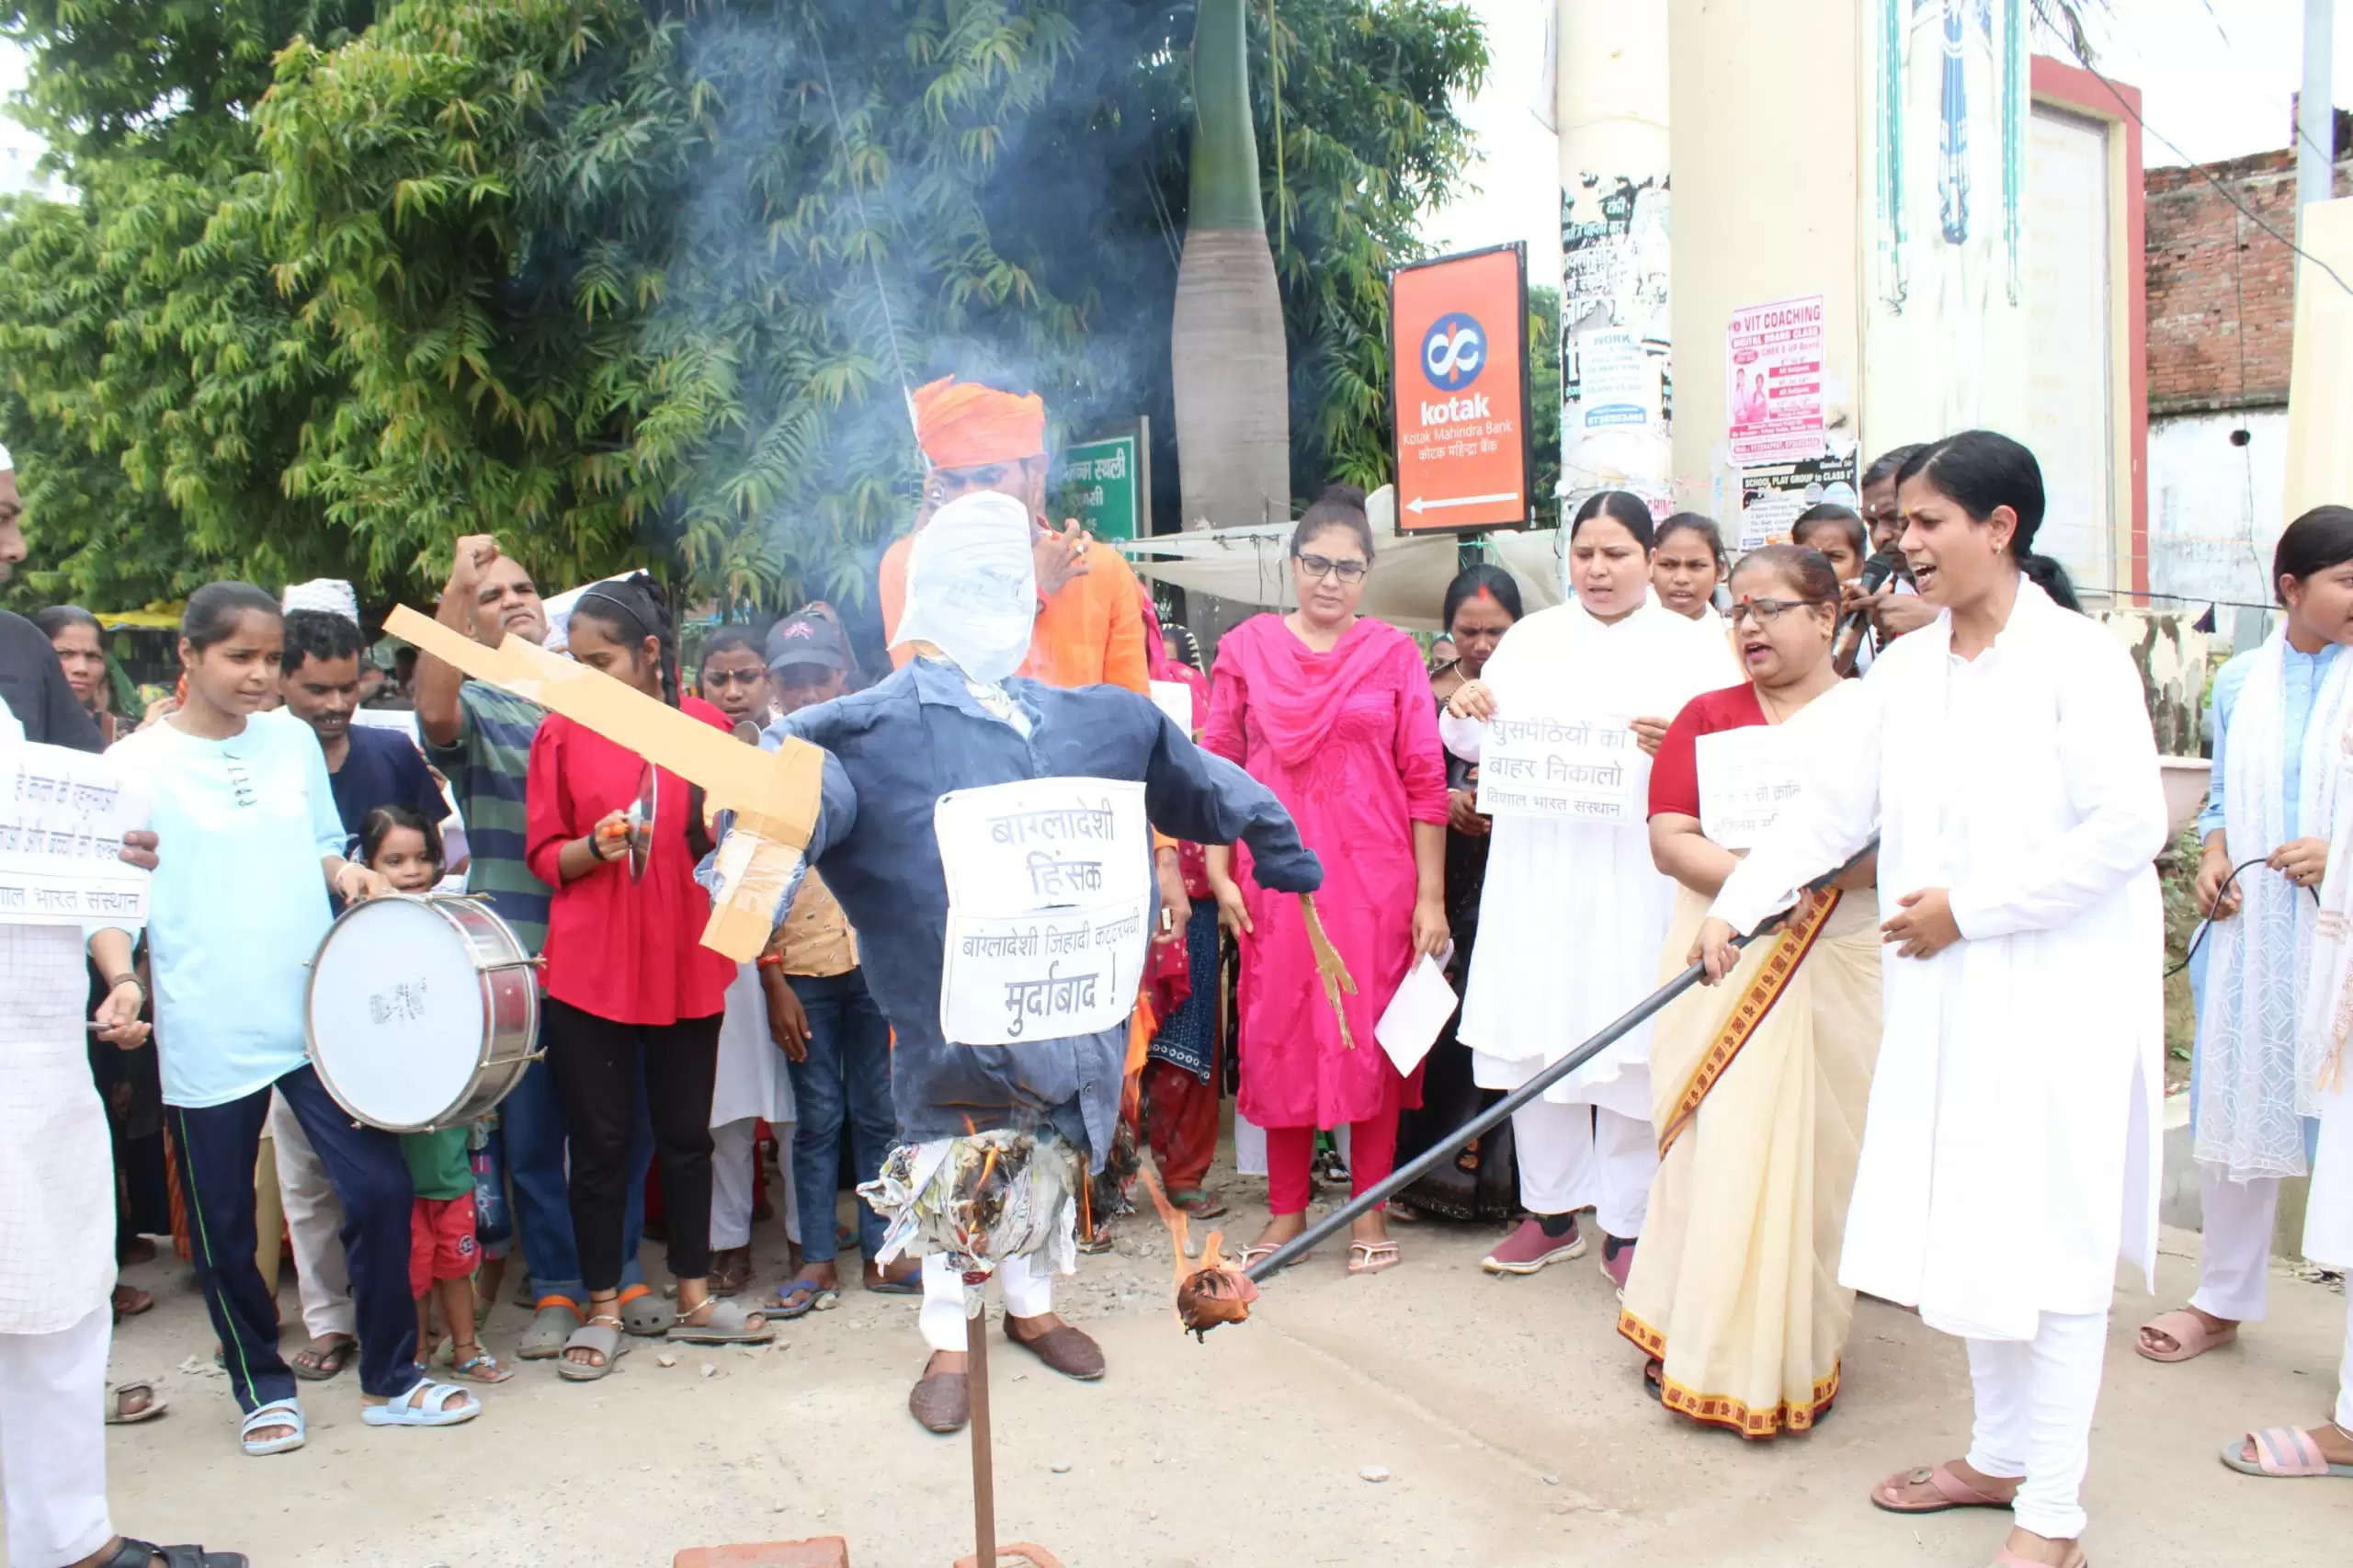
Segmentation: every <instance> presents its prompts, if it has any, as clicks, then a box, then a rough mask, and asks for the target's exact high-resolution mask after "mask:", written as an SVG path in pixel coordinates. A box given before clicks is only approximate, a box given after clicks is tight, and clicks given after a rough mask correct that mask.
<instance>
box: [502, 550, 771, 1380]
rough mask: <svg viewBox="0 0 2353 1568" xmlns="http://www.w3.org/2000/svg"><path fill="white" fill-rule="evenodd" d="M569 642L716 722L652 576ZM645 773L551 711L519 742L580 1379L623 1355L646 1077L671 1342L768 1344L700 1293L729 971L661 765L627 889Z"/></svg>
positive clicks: (578, 616) (591, 604)
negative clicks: (580, 1296)
mask: <svg viewBox="0 0 2353 1568" xmlns="http://www.w3.org/2000/svg"><path fill="white" fill-rule="evenodd" d="M568 637H569V641H570V642H571V651H572V656H573V657H574V659H577V660H578V661H580V662H581V663H582V664H584V665H593V666H595V667H596V668H597V669H600V670H602V671H604V672H605V674H607V675H608V676H613V677H614V678H616V679H618V680H620V681H623V682H625V683H627V684H628V685H631V686H633V687H636V688H637V689H638V690H640V691H642V692H644V693H645V694H646V695H647V696H649V697H654V698H659V699H662V700H664V701H666V702H669V703H670V704H672V705H673V706H675V707H677V708H679V709H680V710H683V711H685V712H688V713H691V714H693V715H694V716H695V717H696V718H698V719H700V720H702V721H703V722H705V723H707V724H710V726H712V727H713V728H714V729H720V730H724V729H726V728H727V720H726V717H725V716H724V715H723V714H722V713H721V712H720V711H719V710H718V709H716V708H714V707H712V706H711V705H710V703H708V702H705V701H703V700H702V699H700V698H699V697H689V698H687V699H684V700H683V701H682V700H681V699H680V698H679V696H678V676H677V663H676V653H675V652H674V651H673V648H672V642H671V632H670V621H669V617H668V615H667V613H666V612H665V610H664V609H663V608H662V602H661V599H660V597H658V596H657V595H656V593H655V592H654V588H653V586H652V585H651V584H650V583H649V582H648V580H647V579H645V578H643V577H642V576H641V577H632V578H630V579H628V580H627V581H625V582H621V583H600V584H598V585H596V586H595V587H593V588H590V589H589V590H588V591H587V592H586V593H585V594H583V595H582V596H581V597H580V600H579V603H578V604H577V605H576V606H575V607H574V609H573V612H572V621H571V625H570V627H569V629H568ZM644 768H645V764H644V762H643V760H642V759H641V758H640V757H639V756H637V754H636V753H634V752H631V751H629V750H627V749H625V748H623V747H621V746H619V745H616V744H614V743H612V742H611V741H608V740H607V739H605V738H604V737H603V736H602V735H599V734H597V733H595V732H593V731H591V730H588V729H585V728H583V727H582V726H580V725H578V724H575V723H574V722H572V721H571V720H569V719H566V718H564V717H563V715H561V714H550V715H549V716H548V717H547V719H546V720H545V721H544V722H541V723H540V730H539V734H538V736H537V737H536V738H535V739H534V740H533V741H532V743H531V770H530V784H529V803H528V812H529V822H528V830H529V831H528V839H527V843H526V846H525V858H526V859H527V860H528V861H529V865H530V868H531V869H532V871H533V872H534V873H535V874H536V875H538V877H539V878H540V880H541V881H544V882H546V883H547V884H548V885H549V886H550V887H551V888H553V889H554V890H555V893H554V896H553V897H552V898H551V900H550V902H549V906H548V934H547V942H546V946H545V948H544V949H543V951H544V953H545V956H546V960H547V969H546V971H545V978H546V983H547V1052H548V1065H549V1067H550V1068H551V1070H552V1071H553V1072H554V1074H555V1084H556V1092H557V1094H558V1096H560V1097H561V1098H562V1100H563V1116H564V1126H565V1130H566V1132H567V1134H568V1136H569V1138H570V1140H571V1153H572V1174H571V1184H570V1185H571V1199H572V1229H573V1234H574V1240H575V1241H576V1242H577V1244H578V1245H579V1249H580V1272H581V1278H582V1283H584V1284H585V1285H586V1286H587V1287H588V1318H587V1321H586V1322H585V1324H582V1325H581V1326H580V1328H579V1329H578V1330H576V1331H575V1332H574V1334H573V1335H572V1338H571V1340H570V1341H569V1342H568V1343H567V1344H566V1345H565V1346H564V1355H563V1361H562V1362H561V1363H560V1364H559V1366H558V1368H557V1370H558V1371H560V1372H561V1373H562V1374H563V1376H564V1377H565V1378H567V1379H570V1380H572V1381H576V1382H584V1381H590V1380H593V1379H597V1378H601V1377H603V1376H604V1375H605V1374H606V1373H607V1372H608V1371H609V1370H611V1369H612V1364H613V1360H614V1358H615V1357H617V1356H618V1355H619V1354H620V1344H621V1341H620V1332H621V1322H620V1307H619V1301H620V1281H621V1265H622V1262H623V1259H622V1256H621V1241H622V1233H623V1226H624V1215H625V1212H626V1208H627V1199H628V1187H629V1177H630V1168H629V1142H630V1129H631V1124H632V1123H633V1121H634V1120H635V1119H636V1115H637V1096H638V1085H639V1084H640V1083H641V1082H642V1084H643V1085H644V1094H645V1103H646V1108H647V1110H648V1112H649V1113H650V1115H651V1118H652V1120H653V1123H654V1146H655V1149H656V1151H657V1152H658V1153H659V1155H660V1157H661V1161H662V1190H663V1194H664V1196H665V1199H666V1200H667V1201H668V1203H669V1206H670V1208H669V1229H670V1271H671V1273H673V1274H674V1275H676V1277H677V1280H678V1319H677V1323H676V1326H674V1327H673V1328H672V1329H671V1331H670V1332H671V1336H672V1337H673V1338H676V1339H685V1340H691V1341H694V1342H696V1343H706V1344H707V1343H721V1342H735V1341H757V1340H764V1339H767V1338H768V1337H771V1336H772V1335H773V1333H774V1331H773V1330H772V1329H769V1328H768V1327H767V1325H766V1324H765V1322H764V1320H762V1319H761V1318H760V1317H759V1316H758V1315H757V1314H756V1313H746V1312H744V1311H743V1309H742V1308H741V1307H739V1306H738V1305H737V1304H736V1303H734V1302H733V1301H714V1300H712V1299H711V1297H710V1281H709V1278H708V1277H709V1275H710V1096H711V1085H712V1080H713V1077H714V1075H715V1074H716V1073H717V1070H718V1062H719V1021H720V1016H721V1014H722V1012H724V1011H725V1007H726V990H727V985H728V983H729V982H730V981H731V980H733V978H734V976H735V966H734V965H733V963H730V962H729V961H728V960H726V959H725V958H724V957H722V955H720V954H718V953H715V952H712V951H711V950H710V949H708V948H705V947H703V946H702V945H701V942H700V937H701V935H702V928H703V926H704V924H705V923H706V922H707V921H709V919H710V895H709V894H707V893H706V892H703V890H702V889H701V887H700V886H699V885H698V884H697V883H696V881H695V877H694V869H695V859H696V855H695V852H694V850H693V849H691V848H690V847H689V846H688V839H687V833H688V821H689V818H690V815H691V802H690V801H689V798H688V788H687V782H686V780H685V779H683V778H679V777H678V776H677V775H676V774H674V773H672V772H670V771H669V770H668V769H667V768H659V769H657V770H656V771H657V774H658V776H659V781H658V783H657V785H656V787H655V802H656V808H657V809H656V812H655V816H654V834H653V852H652V855H651V856H650V858H648V860H647V862H646V867H645V874H644V876H643V878H642V879H641V880H639V881H631V879H630V874H629V869H628V865H627V861H628V859H629V843H628V839H629V826H628V821H627V814H628V810H629V806H630V802H631V801H634V800H635V799H636V798H637V793H638V788H639V781H640V778H641V777H642V774H643V772H644ZM641 1074H642V1075H641Z"/></svg>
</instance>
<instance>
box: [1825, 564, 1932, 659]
mask: <svg viewBox="0 0 2353 1568" xmlns="http://www.w3.org/2000/svg"><path fill="white" fill-rule="evenodd" d="M1891 577H1893V578H1896V579H1899V580H1900V581H1903V582H1905V583H1909V582H1910V581H1911V580H1912V569H1911V568H1910V567H1909V566H1907V565H1905V564H1904V554H1903V552H1902V551H1895V550H1882V551H1879V552H1878V553H1877V554H1875V555H1873V556H1871V557H1870V559H1869V560H1867V561H1865V562H1863V577H1862V590H1863V593H1864V594H1865V595H1866V596H1869V595H1871V594H1875V593H1877V592H1878V591H1879V590H1880V588H1881V586H1882V585H1884V584H1885V583H1886V582H1887V580H1888V579H1889V578H1891ZM1869 628H1870V611H1869V610H1865V609H1854V610H1850V611H1848V612H1847V619H1845V620H1844V621H1843V622H1841V623H1840V624H1839V627H1838V640H1837V642H1836V643H1834V644H1833V645H1832V649H1831V654H1830V664H1831V667H1832V668H1833V669H1835V670H1836V671H1837V672H1838V673H1839V674H1840V675H1841V676H1850V675H1853V674H1854V673H1855V663H1856V661H1857V659H1858V658H1859V657H1860V655H1861V653H1862V646H1863V633H1864V632H1865V631H1867V630H1868V629H1869Z"/></svg>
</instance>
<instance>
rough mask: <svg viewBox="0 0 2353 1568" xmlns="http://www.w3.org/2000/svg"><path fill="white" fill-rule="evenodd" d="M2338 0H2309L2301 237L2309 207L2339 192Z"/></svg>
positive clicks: (2299, 171) (2299, 143) (2300, 134)
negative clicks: (2333, 79)
mask: <svg viewBox="0 0 2353 1568" xmlns="http://www.w3.org/2000/svg"><path fill="white" fill-rule="evenodd" d="M2335 14H2336V0H2304V84H2303V90H2302V92H2301V93H2299V94H2298V95H2297V97H2296V239H2297V242H2298V243H2299V244H2302V241H2303V237H2304V209H2305V208H2307V207H2310V206H2311V205H2312V204H2313V202H2315V201H2326V200H2327V199H2329V198H2330V197H2331V196H2332V195H2334V194H2335V190H2336V183H2335V182H2336V108H2335V106H2336V94H2335V92H2334V91H2333V89H2332V86H2331V83H2330V71H2329V67H2330V64H2331V61H2330V51H2332V49H2333V48H2334V47H2335V40H2334V38H2333V37H2332V34H2333V33H2334V31H2335V28H2334V25H2333V24H2334V22H2335V20H2336V15H2335Z"/></svg>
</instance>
